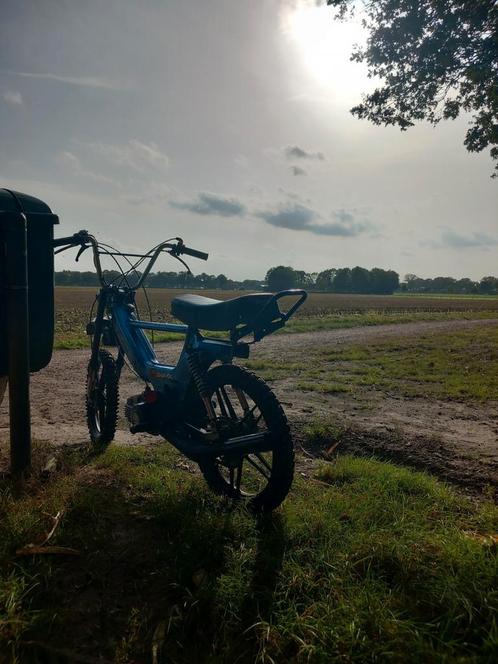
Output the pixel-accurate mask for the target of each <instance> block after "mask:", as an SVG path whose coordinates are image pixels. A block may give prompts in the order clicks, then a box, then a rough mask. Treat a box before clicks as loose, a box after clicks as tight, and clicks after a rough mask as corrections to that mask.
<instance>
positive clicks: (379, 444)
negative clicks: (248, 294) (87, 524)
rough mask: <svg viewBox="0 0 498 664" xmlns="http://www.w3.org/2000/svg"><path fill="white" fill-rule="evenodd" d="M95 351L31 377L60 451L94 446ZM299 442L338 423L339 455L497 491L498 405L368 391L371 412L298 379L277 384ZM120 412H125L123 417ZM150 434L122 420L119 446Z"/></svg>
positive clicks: (350, 333)
mask: <svg viewBox="0 0 498 664" xmlns="http://www.w3.org/2000/svg"><path fill="white" fill-rule="evenodd" d="M497 324H498V320H488V321H477V320H475V321H451V322H436V323H408V324H404V325H385V326H378V327H362V328H353V329H349V330H330V331H326V332H319V333H304V334H292V335H281V336H274V337H270V338H268V339H265V340H264V341H263V342H262V343H261V344H259V345H256V346H253V351H252V355H251V356H252V357H253V358H258V357H264V356H268V355H271V356H272V357H279V356H280V357H283V356H285V355H286V354H287V353H290V354H294V355H295V354H296V353H306V349H307V348H311V347H313V346H316V345H318V344H319V345H321V346H323V345H327V344H328V345H331V346H333V345H337V344H347V343H351V342H353V343H358V342H367V341H368V340H369V339H372V340H373V339H375V340H378V339H388V338H390V337H399V336H410V335H420V334H427V333H430V334H438V333H448V332H451V331H453V330H457V329H458V330H463V329H471V328H472V327H475V326H488V325H497ZM180 348H181V345H180V344H179V343H169V344H161V345H158V346H157V353H158V356H159V357H160V358H161V359H162V360H164V361H167V362H174V361H175V358H176V357H177V356H178V353H179V351H180ZM87 362H88V350H78V351H56V352H55V353H54V356H53V359H52V362H51V364H50V365H49V366H48V367H47V368H46V369H44V370H43V371H41V372H40V373H38V374H35V375H34V376H33V377H32V390H31V397H32V398H31V402H32V422H33V437H34V438H36V439H39V440H47V441H51V442H53V443H55V444H82V443H85V442H86V441H87V440H88V433H87V429H86V424H85V413H84V385H85V374H86V364H87ZM272 386H273V388H274V390H275V391H276V392H277V394H278V396H279V397H280V399H281V400H282V402H284V405H285V409H286V411H287V414H288V416H289V419H290V420H291V421H292V423H293V427H294V429H295V432H296V438H297V440H298V442H299V439H300V436H299V431H300V428H301V426H302V425H303V423H304V422H305V421H306V420H309V419H310V417H316V416H321V415H326V416H327V417H332V418H336V419H337V421H338V423H339V424H340V425H341V426H342V427H343V428H344V430H345V433H344V434H343V435H342V436H341V437H340V442H339V446H338V451H341V450H342V451H353V452H355V453H366V454H371V453H376V454H377V455H381V456H384V457H388V458H392V459H393V460H398V461H401V462H403V463H407V464H409V465H414V466H417V467H424V468H427V469H428V470H431V471H433V472H435V473H436V474H438V475H440V476H444V477H447V478H448V479H449V480H452V481H454V482H457V483H459V484H463V485H465V486H467V487H468V488H482V487H484V486H486V485H487V484H494V483H496V480H497V473H498V444H497V441H498V402H493V403H491V404H490V403H488V404H486V405H479V404H465V403H461V402H455V401H452V402H448V401H444V402H443V401H437V400H426V399H405V398H402V397H399V396H398V395H394V394H386V393H384V392H383V393H381V392H378V391H375V390H372V391H369V392H368V395H366V396H367V398H368V405H369V407H368V408H365V407H364V403H365V399H363V403H362V400H361V398H360V397H358V396H355V395H351V394H342V395H337V396H336V395H317V394H316V393H303V392H301V391H300V392H297V391H296V390H295V388H294V386H293V381H292V379H289V378H287V379H284V380H278V381H274V382H273V383H272ZM140 390H141V383H140V381H139V380H138V379H137V378H136V377H135V376H134V375H133V374H131V372H130V371H129V370H127V369H126V368H125V370H124V371H123V376H122V381H121V403H122V404H123V403H124V401H125V400H126V398H127V397H128V396H130V395H131V394H136V393H138V392H139V391H140ZM122 410H123V409H122V408H121V412H122ZM7 427H8V417H7V412H6V404H5V402H4V404H2V406H1V410H0V445H6V444H7V442H8V428H7ZM152 440H153V438H152V437H151V436H148V435H147V434H139V435H136V436H132V435H131V434H130V433H129V432H128V430H127V426H126V422H125V421H124V420H123V419H121V420H120V422H119V431H118V434H117V436H116V441H117V442H118V443H122V444H126V443H130V442H133V443H139V442H142V443H147V442H152Z"/></svg>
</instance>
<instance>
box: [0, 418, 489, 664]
mask: <svg viewBox="0 0 498 664" xmlns="http://www.w3.org/2000/svg"><path fill="white" fill-rule="evenodd" d="M315 435H317V436H320V435H321V434H320V432H319V431H315ZM82 461H83V462H84V463H85V465H84V466H83V467H80V468H78V467H70V468H69V469H66V471H65V472H60V473H58V474H56V475H55V477H53V478H52V479H51V480H48V481H46V482H45V483H44V484H43V483H38V485H37V484H36V482H33V484H32V485H31V486H30V487H28V489H25V490H23V491H22V492H20V493H19V492H17V493H16V492H15V490H14V488H13V487H12V486H11V485H10V484H9V483H7V482H6V481H3V484H2V485H0V486H1V493H0V495H1V502H0V516H1V517H2V518H1V520H0V569H1V570H2V577H1V581H0V653H2V654H4V655H5V654H7V657H10V659H8V660H7V661H12V662H25V661H29V662H35V663H36V662H42V661H48V660H47V655H46V652H47V649H48V651H52V653H54V652H55V651H57V650H61V651H62V650H66V651H70V652H71V653H73V655H78V656H79V657H81V658H85V657H86V658H88V659H92V660H95V661H97V660H98V659H99V658H106V660H108V661H114V662H120V663H130V664H131V663H132V662H137V661H151V659H152V651H153V648H155V649H156V652H157V660H156V661H158V662H208V661H209V662H234V661H239V662H242V663H244V662H248V663H249V662H251V663H252V662H282V661H295V662H308V661H310V662H311V661H312V662H329V661H344V662H366V661H369V662H370V661H403V662H421V661H423V662H441V661H448V662H449V661H459V662H477V661H483V662H485V661H492V659H493V656H494V655H493V653H494V654H496V648H497V647H498V634H497V629H496V610H497V608H498V592H497V590H496V589H497V587H498V586H497V581H498V574H497V572H498V569H497V552H496V548H494V547H493V546H492V545H490V544H489V542H491V539H490V538H489V535H490V534H494V533H496V531H497V527H498V509H497V508H496V507H495V506H493V505H492V504H491V503H487V502H483V503H482V504H479V505H476V504H474V503H472V502H471V501H470V500H468V499H466V498H463V497H460V496H458V495H457V494H456V493H455V492H454V491H452V490H451V489H449V488H447V487H446V486H444V485H442V484H441V483H439V482H437V481H435V480H434V479H432V478H430V477H429V476H427V475H425V474H422V473H415V472H412V471H410V470H406V469H403V468H399V467H396V466H393V465H390V464H387V463H381V462H377V461H371V460H365V459H355V458H351V457H342V458H339V459H338V460H337V462H335V463H334V464H326V463H323V464H322V465H321V466H319V467H318V470H317V471H316V478H315V479H316V480H317V481H313V480H312V481H305V480H303V479H302V478H300V477H298V479H297V481H296V483H295V485H294V487H293V490H292V493H291V495H290V497H289V498H288V500H287V501H286V503H285V504H284V506H283V508H282V509H280V510H279V511H278V512H277V513H274V514H273V515H272V516H270V517H268V518H267V519H264V520H257V519H255V518H254V517H253V516H251V515H250V514H248V513H246V512H245V511H244V510H243V509H240V508H235V509H233V508H230V507H229V506H227V505H226V504H224V503H222V502H221V501H220V500H219V499H217V498H215V497H213V496H212V495H211V494H210V493H209V492H208V490H207V489H206V487H205V485H204V483H203V481H202V480H201V479H200V477H199V476H198V475H196V474H193V473H189V472H185V471H184V470H179V469H178V467H177V466H178V463H179V457H178V456H177V454H176V453H174V452H173V451H171V449H170V448H169V447H168V446H166V445H158V446H157V447H154V448H145V447H135V448H131V447H122V448H119V447H111V448H110V449H109V450H108V451H107V452H106V453H105V454H104V455H103V456H101V457H100V458H99V459H93V460H92V459H89V458H86V459H85V458H83V459H80V463H81V462H82ZM59 510H62V511H63V517H62V519H61V521H60V524H59V527H58V529H57V530H56V532H55V534H54V536H53V537H52V539H51V540H50V544H53V545H58V546H66V547H73V548H75V549H77V550H78V551H79V552H80V555H79V556H63V555H53V556H41V555H39V556H28V557H25V556H16V553H15V552H16V550H17V549H18V548H19V547H22V546H25V545H26V544H27V543H29V542H35V543H36V542H39V541H40V540H41V539H43V537H44V535H45V534H46V532H47V530H48V528H49V525H50V519H49V517H47V515H54V514H55V513H56V512H57V511H59ZM75 659H76V658H75ZM62 661H65V660H62ZM67 661H71V660H70V657H69V656H68V657H67Z"/></svg>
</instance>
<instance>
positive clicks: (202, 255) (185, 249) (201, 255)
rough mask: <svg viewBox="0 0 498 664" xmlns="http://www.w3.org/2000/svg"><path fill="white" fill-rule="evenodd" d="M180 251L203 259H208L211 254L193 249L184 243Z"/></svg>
mask: <svg viewBox="0 0 498 664" xmlns="http://www.w3.org/2000/svg"><path fill="white" fill-rule="evenodd" d="M179 253H181V254H187V256H193V257H194V258H200V259H201V260H203V261H207V259H208V258H209V254H206V253H205V252H204V251H198V250H197V249H191V248H190V247H186V246H185V245H184V244H182V245H181V247H180V252H179Z"/></svg>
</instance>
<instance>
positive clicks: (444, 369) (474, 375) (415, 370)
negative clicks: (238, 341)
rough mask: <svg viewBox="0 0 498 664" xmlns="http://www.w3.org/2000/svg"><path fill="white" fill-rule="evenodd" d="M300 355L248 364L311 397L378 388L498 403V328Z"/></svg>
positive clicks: (313, 349)
mask: <svg viewBox="0 0 498 664" xmlns="http://www.w3.org/2000/svg"><path fill="white" fill-rule="evenodd" d="M262 351H263V352H264V349H262ZM298 352H299V353H302V351H301V350H300V349H298V351H295V353H296V355H295V356H294V355H293V354H292V351H289V354H288V357H287V358H286V359H282V360H276V359H274V358H273V357H271V356H270V357H265V356H264V355H263V356H260V357H259V358H258V359H256V360H247V361H246V362H245V365H246V366H247V367H248V368H249V369H252V370H255V371H257V372H258V373H259V374H260V375H261V376H262V377H263V378H265V379H266V380H281V379H291V380H292V381H294V382H295V386H296V388H297V389H299V390H302V391H306V392H317V393H322V394H334V393H335V394H337V393H342V392H353V393H356V394H360V393H362V394H365V393H368V391H370V390H373V389H374V390H380V391H384V392H393V393H395V394H398V395H402V396H405V397H424V398H438V399H458V400H476V401H494V400H497V399H498V328H497V327H495V326H485V327H475V328H473V329H472V330H459V331H456V332H454V333H452V334H440V333H437V334H430V333H429V334H424V335H421V336H412V335H408V336H403V337H392V338H389V339H380V340H379V339H372V340H371V341H369V342H368V344H366V343H361V344H330V345H326V344H322V345H319V346H316V347H310V348H307V349H306V361H303V360H301V359H300V356H298V355H297V353H298ZM297 359H298V360H299V361H296V360H297Z"/></svg>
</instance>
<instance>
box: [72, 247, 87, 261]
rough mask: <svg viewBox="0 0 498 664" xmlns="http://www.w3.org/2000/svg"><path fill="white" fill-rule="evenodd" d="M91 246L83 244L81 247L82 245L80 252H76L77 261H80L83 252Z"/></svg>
mask: <svg viewBox="0 0 498 664" xmlns="http://www.w3.org/2000/svg"><path fill="white" fill-rule="evenodd" d="M89 248H90V245H89V244H82V245H81V247H80V249H79V251H78V253H77V254H76V259H75V260H76V262H78V261H79V259H80V256H81V254H82V253H83V252H84V251H85V250H86V249H89Z"/></svg>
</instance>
